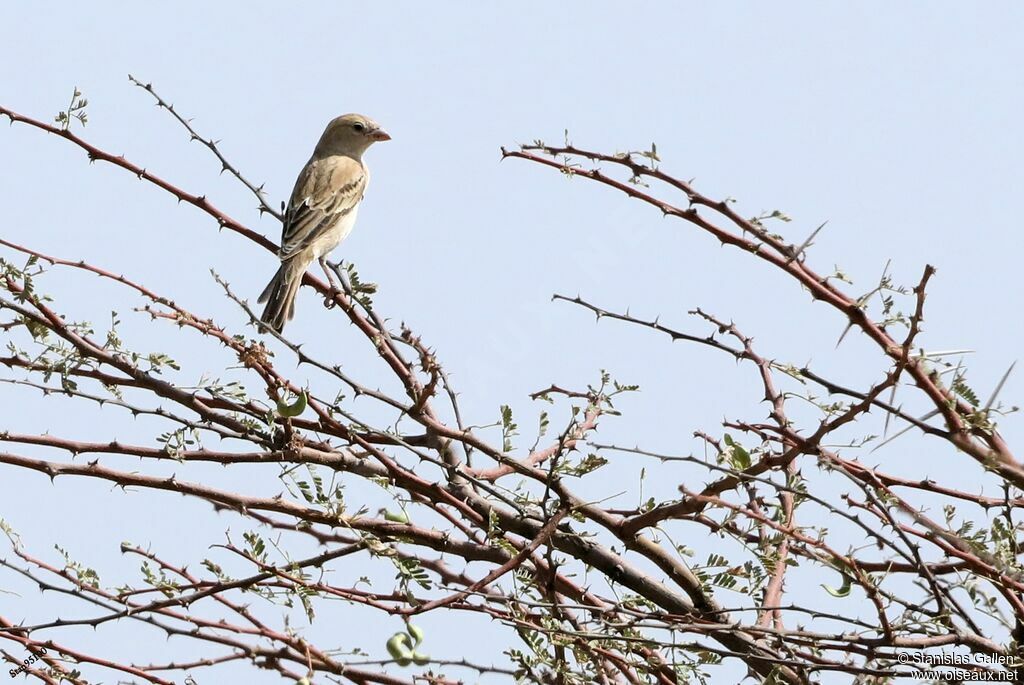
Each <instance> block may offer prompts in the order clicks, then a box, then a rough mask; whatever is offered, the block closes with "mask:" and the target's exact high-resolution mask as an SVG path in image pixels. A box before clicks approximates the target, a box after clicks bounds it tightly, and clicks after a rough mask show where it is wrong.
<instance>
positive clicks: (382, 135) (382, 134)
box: [370, 128, 391, 140]
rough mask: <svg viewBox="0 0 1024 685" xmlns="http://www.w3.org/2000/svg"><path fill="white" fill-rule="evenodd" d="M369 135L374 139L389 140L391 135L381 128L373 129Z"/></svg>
mask: <svg viewBox="0 0 1024 685" xmlns="http://www.w3.org/2000/svg"><path fill="white" fill-rule="evenodd" d="M370 137H371V138H373V139H374V140H391V136H389V135H388V132H387V131H385V130H384V129H382V128H378V129H374V131H373V132H372V133H371V134H370Z"/></svg>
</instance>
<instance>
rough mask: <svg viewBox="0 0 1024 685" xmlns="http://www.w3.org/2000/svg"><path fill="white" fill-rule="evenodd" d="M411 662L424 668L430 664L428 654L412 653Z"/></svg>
mask: <svg viewBox="0 0 1024 685" xmlns="http://www.w3.org/2000/svg"><path fill="white" fill-rule="evenodd" d="M412 662H413V663H414V664H416V665H417V666H426V665H427V664H429V663H430V655H429V654H420V653H419V652H413V653H412Z"/></svg>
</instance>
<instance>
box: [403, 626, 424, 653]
mask: <svg viewBox="0 0 1024 685" xmlns="http://www.w3.org/2000/svg"><path fill="white" fill-rule="evenodd" d="M405 629H406V630H408V631H409V635H411V636H412V646H413V647H418V646H419V644H420V643H421V642H423V638H424V636H425V633H424V632H423V628H420V627H419V626H418V625H414V624H412V623H409V624H408V625H406V627H405Z"/></svg>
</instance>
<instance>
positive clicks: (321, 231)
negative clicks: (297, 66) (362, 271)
mask: <svg viewBox="0 0 1024 685" xmlns="http://www.w3.org/2000/svg"><path fill="white" fill-rule="evenodd" d="M385 140H391V136H390V135H388V133H387V132H386V131H385V130H384V129H383V128H381V127H380V125H379V124H377V122H375V121H374V120H373V119H371V118H369V117H367V116H364V115H362V114H343V115H342V116H340V117H336V118H334V119H332V120H331V121H330V123H328V124H327V128H325V129H324V132H323V135H321V136H320V140H319V142H317V144H316V148H314V150H313V155H312V156H311V157H310V158H309V161H308V162H306V165H305V166H304V167H302V171H301V172H299V177H298V178H297V179H296V180H295V188H294V189H293V190H292V194H291V198H290V199H289V201H288V206H287V208H286V209H285V212H284V220H283V224H284V226H283V228H282V231H281V247H280V249H279V250H278V252H277V256H278V258H279V259H280V260H281V266H280V267H279V268H278V270H277V273H276V274H274V277H273V278H272V279H270V283H268V284H267V287H266V288H264V289H263V292H262V293H261V294H260V296H259V299H258V300H257V301H258V302H261V303H262V302H266V303H267V304H266V307H265V308H264V309H263V314H262V315H261V316H260V320H261V321H262V322H263V323H264V324H265V325H266V326H268V327H269V328H272V329H273V330H275V331H277V332H278V333H281V332H282V331H283V330H284V325H285V323H287V322H288V321H290V320H291V319H292V317H294V315H295V296H296V294H298V292H299V285H300V284H301V283H302V277H303V276H304V275H305V273H306V269H307V268H308V267H309V265H310V264H311V263H312V262H313V260H314V259H315V260H317V261H318V262H319V263H320V267H321V268H322V269H323V270H324V274H325V275H326V276H327V281H328V283H330V285H331V287H332V288H335V285H334V279H333V278H332V277H331V274H330V271H328V268H327V262H326V259H327V255H328V254H329V253H330V252H331V251H332V250H333V249H334V248H336V247H337V246H338V245H339V244H340V243H341V241H343V240H344V239H345V238H346V237H348V234H349V233H351V232H352V227H353V226H354V225H355V223H356V214H357V212H358V211H359V203H360V202H361V201H362V199H363V194H364V193H365V192H366V186H367V184H368V183H369V180H370V172H369V169H367V167H366V164H365V163H364V162H363V153H364V152H366V150H367V149H369V147H370V146H371V145H373V144H374V143H376V142H380V141H385Z"/></svg>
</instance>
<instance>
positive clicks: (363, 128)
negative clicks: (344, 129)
mask: <svg viewBox="0 0 1024 685" xmlns="http://www.w3.org/2000/svg"><path fill="white" fill-rule="evenodd" d="M352 128H354V129H355V130H357V131H363V130H365V129H366V126H364V125H363V124H360V123H359V122H356V123H354V124H352Z"/></svg>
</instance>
